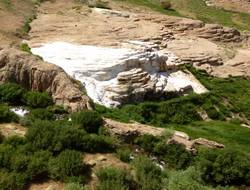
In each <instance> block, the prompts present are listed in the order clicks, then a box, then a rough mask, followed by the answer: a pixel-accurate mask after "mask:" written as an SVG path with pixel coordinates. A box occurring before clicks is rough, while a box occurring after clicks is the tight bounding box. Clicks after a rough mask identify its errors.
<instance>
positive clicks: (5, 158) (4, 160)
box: [0, 146, 15, 169]
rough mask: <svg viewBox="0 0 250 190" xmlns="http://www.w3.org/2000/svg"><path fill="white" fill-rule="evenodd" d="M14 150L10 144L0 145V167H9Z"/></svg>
mask: <svg viewBox="0 0 250 190" xmlns="http://www.w3.org/2000/svg"><path fill="white" fill-rule="evenodd" d="M14 153H15V150H14V148H13V147H11V146H0V168H6V169H10V165H11V158H12V156H13V154H14Z"/></svg>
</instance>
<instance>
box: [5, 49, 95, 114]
mask: <svg viewBox="0 0 250 190" xmlns="http://www.w3.org/2000/svg"><path fill="white" fill-rule="evenodd" d="M8 81H14V82H17V83H19V84H21V85H22V86H24V87H25V88H27V89H30V90H38V91H47V92H48V93H49V94H51V95H52V97H53V99H54V102H55V103H56V104H57V105H63V106H64V107H65V108H66V109H68V111H70V112H72V111H77V110H82V109H88V108H91V105H90V99H89V98H88V97H87V96H85V95H83V92H81V91H80V90H79V88H78V87H77V84H74V83H73V81H72V80H71V79H70V78H69V76H68V75H67V74H66V73H65V72H64V71H63V70H62V69H61V68H60V67H58V66H56V65H53V64H48V63H46V62H43V61H42V60H40V59H39V58H36V57H34V56H31V55H29V54H27V53H24V52H21V51H18V50H15V49H0V83H3V82H8Z"/></svg>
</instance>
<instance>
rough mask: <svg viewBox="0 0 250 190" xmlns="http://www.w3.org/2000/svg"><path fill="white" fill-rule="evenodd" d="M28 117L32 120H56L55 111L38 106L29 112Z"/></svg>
mask: <svg viewBox="0 0 250 190" xmlns="http://www.w3.org/2000/svg"><path fill="white" fill-rule="evenodd" d="M27 118H28V119H29V120H30V121H35V120H54V119H55V116H54V114H53V112H51V111H50V110H48V109H44V108H37V109H34V110H31V111H30V113H29V114H28V116H27Z"/></svg>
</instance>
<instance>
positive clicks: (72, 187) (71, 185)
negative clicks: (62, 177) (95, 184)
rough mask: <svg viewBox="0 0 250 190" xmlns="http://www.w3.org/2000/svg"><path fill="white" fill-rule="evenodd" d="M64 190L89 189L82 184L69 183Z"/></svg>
mask: <svg viewBox="0 0 250 190" xmlns="http://www.w3.org/2000/svg"><path fill="white" fill-rule="evenodd" d="M64 190H87V188H86V187H84V186H83V185H81V184H80V183H67V184H66V185H65V187H64Z"/></svg>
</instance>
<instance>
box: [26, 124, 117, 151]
mask: <svg viewBox="0 0 250 190" xmlns="http://www.w3.org/2000/svg"><path fill="white" fill-rule="evenodd" d="M26 138H27V140H28V142H29V146H30V148H31V149H33V150H50V151H52V152H61V151H63V150H65V149H74V150H80V151H86V152H106V151H111V150H113V145H112V144H113V142H112V141H111V140H110V138H108V137H105V136H100V135H97V134H88V133H87V132H86V131H85V130H84V129H81V128H77V127H75V126H72V125H70V124H68V125H67V124H66V123H64V125H61V123H60V122H59V123H58V122H49V121H36V122H34V124H33V126H31V127H30V128H29V130H28V132H27V134H26Z"/></svg>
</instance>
